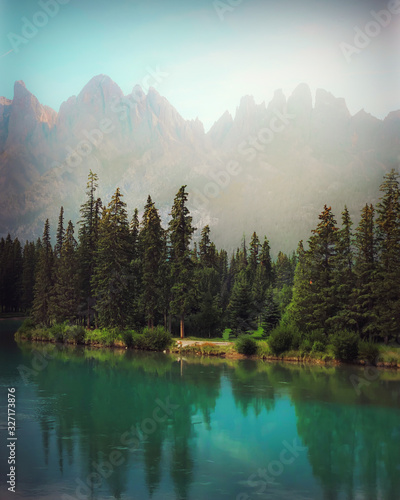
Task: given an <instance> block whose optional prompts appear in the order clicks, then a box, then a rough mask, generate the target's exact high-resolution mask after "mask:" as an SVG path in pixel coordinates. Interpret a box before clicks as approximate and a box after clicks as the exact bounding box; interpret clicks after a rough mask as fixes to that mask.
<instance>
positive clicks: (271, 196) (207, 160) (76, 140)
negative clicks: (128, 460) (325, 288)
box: [0, 75, 400, 254]
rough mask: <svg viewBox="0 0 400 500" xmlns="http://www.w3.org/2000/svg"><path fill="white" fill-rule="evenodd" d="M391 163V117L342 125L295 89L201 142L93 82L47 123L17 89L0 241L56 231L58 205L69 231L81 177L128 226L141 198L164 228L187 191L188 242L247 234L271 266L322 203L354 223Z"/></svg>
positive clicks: (47, 115)
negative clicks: (115, 202)
mask: <svg viewBox="0 0 400 500" xmlns="http://www.w3.org/2000/svg"><path fill="white" fill-rule="evenodd" d="M198 99H201V96H198ZM367 104H368V103H366V105H367ZM399 160H400V110H396V111H393V112H391V113H390V114H389V115H388V116H386V118H385V119H383V120H380V119H378V118H376V117H374V116H371V115H370V114H368V113H367V112H366V111H364V110H361V111H359V112H358V113H357V114H355V115H354V116H352V115H351V114H350V113H349V111H348V109H347V107H346V103H345V101H344V99H342V98H336V97H334V96H333V95H332V94H331V93H329V92H327V91H326V90H322V89H318V90H317V91H316V94H315V96H312V93H311V91H310V88H309V87H308V86H307V85H306V84H304V83H301V84H300V85H298V87H297V88H296V89H295V90H294V91H293V93H292V94H291V95H290V96H289V97H287V98H286V96H285V95H284V94H283V93H282V91H280V90H277V91H276V92H275V94H274V96H273V98H272V100H271V101H270V102H269V103H268V104H266V103H264V102H263V103H261V104H257V103H256V102H255V101H254V99H253V97H251V96H245V97H243V98H242V99H241V101H240V104H239V106H238V107H237V109H236V113H235V116H231V114H230V113H228V112H225V113H224V114H223V115H222V116H221V117H220V118H219V120H218V121H216V122H215V123H214V125H213V126H212V127H211V129H210V130H209V131H208V132H207V133H206V132H205V130H204V127H203V124H202V123H201V122H200V121H199V120H198V119H196V120H185V119H184V118H182V116H181V115H180V114H179V113H178V111H177V110H176V109H175V108H174V107H173V106H172V104H170V103H169V102H168V100H167V99H166V98H165V97H162V96H161V95H160V94H159V93H158V92H157V91H156V90H155V89H154V88H149V90H148V91H147V93H145V92H144V91H143V90H142V89H141V88H140V87H139V86H135V87H133V89H132V92H131V93H130V94H129V95H124V94H123V92H122V91H121V89H120V88H119V87H118V85H117V84H116V83H115V82H113V81H112V80H111V78H109V77H108V76H105V75H98V76H96V77H94V78H92V79H91V80H90V81H89V83H88V84H87V85H86V86H85V87H84V88H83V89H82V91H81V92H80V93H79V95H77V96H72V97H70V98H69V99H68V100H67V101H65V102H63V103H62V105H61V107H60V110H59V112H58V113H57V112H56V111H55V110H53V109H51V108H50V107H48V106H45V105H42V104H41V103H40V102H39V101H38V99H37V98H36V97H35V96H34V95H33V94H32V93H30V92H29V90H28V89H27V88H26V86H25V84H24V83H23V82H22V81H18V82H16V83H15V86H14V96H13V99H12V100H10V99H6V98H4V97H0V235H6V234H7V233H8V232H10V233H11V234H12V236H13V237H15V236H18V237H19V238H20V239H21V240H25V239H30V240H31V239H34V238H36V237H38V236H40V235H41V234H42V231H43V224H44V221H45V219H46V218H49V219H50V222H51V224H52V228H53V230H55V226H56V223H57V217H58V212H59V209H60V206H61V205H63V206H64V209H65V214H66V218H67V220H68V219H72V220H73V221H74V222H76V221H77V220H78V219H79V207H80V205H81V203H83V202H84V200H85V186H86V179H87V175H88V173H89V170H90V169H91V170H92V171H94V172H96V173H97V174H98V176H99V196H101V198H102V199H103V201H104V202H105V203H107V202H108V201H109V199H110V197H111V194H112V193H113V191H115V188H116V187H118V186H119V187H120V188H121V191H122V193H123V194H124V200H125V202H126V203H127V205H128V211H129V215H131V214H132V212H133V209H134V208H135V207H137V208H138V209H139V211H140V210H142V209H143V206H144V203H145V201H146V198H147V195H148V194H151V196H152V198H153V200H154V201H155V203H156V206H157V207H158V208H159V209H160V214H161V216H162V219H163V220H164V222H165V223H166V222H167V220H168V214H169V211H170V207H171V206H172V202H173V198H174V195H175V194H176V192H177V191H178V189H179V187H180V186H181V185H183V184H186V185H187V190H188V192H189V202H188V206H189V209H190V210H191V212H192V215H193V221H194V224H195V225H196V226H197V228H198V229H199V231H198V233H199V232H200V229H201V228H202V227H203V226H204V225H206V224H209V225H210V227H211V231H212V233H211V236H212V238H213V240H214V241H215V242H216V244H217V246H219V247H221V246H222V247H224V248H226V249H228V250H232V249H233V248H235V247H236V246H238V245H239V244H240V240H241V238H242V236H243V235H244V234H245V235H246V238H249V237H250V235H251V233H252V232H253V231H254V230H255V231H257V233H258V234H259V236H264V235H267V236H268V238H269V240H270V243H271V247H272V251H273V253H274V254H276V252H277V251H278V250H283V251H285V252H291V251H292V250H294V249H295V248H296V246H297V243H298V241H299V240H300V239H304V240H306V239H308V237H309V234H310V230H311V229H312V228H314V227H315V226H316V224H317V223H318V214H319V213H320V212H321V210H322V207H323V205H324V204H325V203H326V204H328V205H332V208H333V211H334V213H335V215H336V218H337V220H338V222H340V213H341V211H342V210H343V207H344V205H345V204H347V206H348V208H349V210H350V213H351V215H352V217H353V219H354V221H355V222H357V221H358V218H359V212H360V210H361V208H362V206H363V205H364V204H365V203H367V202H368V203H374V204H375V203H376V202H377V201H378V199H379V185H380V183H381V182H382V177H383V175H384V174H385V173H386V172H388V171H389V170H390V169H391V168H395V169H398V166H399Z"/></svg>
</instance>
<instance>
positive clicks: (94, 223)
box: [78, 170, 102, 327]
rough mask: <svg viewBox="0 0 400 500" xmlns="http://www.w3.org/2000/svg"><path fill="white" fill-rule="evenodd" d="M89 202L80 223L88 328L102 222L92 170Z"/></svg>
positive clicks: (84, 299)
mask: <svg viewBox="0 0 400 500" xmlns="http://www.w3.org/2000/svg"><path fill="white" fill-rule="evenodd" d="M86 188H87V190H86V195H87V201H86V202H85V203H84V204H83V205H81V210H80V213H81V219H80V221H79V225H80V227H79V250H78V262H79V274H80V289H81V294H82V299H83V311H85V310H86V321H87V326H88V327H89V326H90V320H91V317H92V315H93V309H92V307H93V305H94V293H93V288H92V277H93V270H94V261H95V252H96V248H97V242H98V226H99V220H100V210H101V206H102V204H101V200H100V199H99V198H98V199H96V198H95V193H96V190H97V188H98V177H97V175H96V174H95V173H93V172H92V171H91V170H90V172H89V176H88V182H87V186H86Z"/></svg>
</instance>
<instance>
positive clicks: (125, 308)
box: [92, 188, 131, 327]
mask: <svg viewBox="0 0 400 500" xmlns="http://www.w3.org/2000/svg"><path fill="white" fill-rule="evenodd" d="M125 207H126V204H125V203H124V202H123V201H122V194H121V192H120V190H119V188H117V190H116V192H115V194H114V195H113V197H112V199H111V201H110V203H109V204H108V205H107V208H104V209H103V216H102V218H101V220H100V223H99V236H98V244H97V250H96V253H95V265H94V270H93V276H92V286H93V290H94V293H95V297H96V305H95V309H96V311H97V314H98V317H99V321H100V324H101V325H103V326H109V327H125V326H126V324H127V323H128V318H129V309H130V305H131V304H130V295H129V282H130V279H131V275H130V266H129V263H130V257H131V248H130V234H129V223H128V216H127V213H126V209H125Z"/></svg>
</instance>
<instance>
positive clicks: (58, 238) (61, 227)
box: [54, 207, 65, 259]
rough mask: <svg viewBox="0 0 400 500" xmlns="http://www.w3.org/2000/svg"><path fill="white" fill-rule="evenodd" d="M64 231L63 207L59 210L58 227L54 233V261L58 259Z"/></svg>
mask: <svg viewBox="0 0 400 500" xmlns="http://www.w3.org/2000/svg"><path fill="white" fill-rule="evenodd" d="M64 236H65V229H64V207H61V209H60V215H59V217H58V226H57V233H56V244H55V246H54V257H55V258H56V259H59V258H60V255H61V249H62V245H63V241H64Z"/></svg>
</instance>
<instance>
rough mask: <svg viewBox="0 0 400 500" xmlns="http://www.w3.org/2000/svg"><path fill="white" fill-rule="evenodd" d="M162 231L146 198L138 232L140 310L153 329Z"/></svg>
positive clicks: (159, 286) (159, 289)
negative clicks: (139, 248) (140, 278)
mask: <svg viewBox="0 0 400 500" xmlns="http://www.w3.org/2000/svg"><path fill="white" fill-rule="evenodd" d="M163 233H164V230H163V228H162V227H161V219H160V216H159V214H158V210H157V208H156V207H155V205H154V203H153V201H152V199H151V196H149V197H148V198H147V203H146V206H145V208H144V214H143V219H142V227H141V231H140V242H141V246H142V248H143V258H142V289H143V292H142V308H143V310H144V312H145V316H146V320H147V325H148V327H149V328H153V326H154V319H155V316H156V313H157V312H158V311H159V310H160V306H161V292H162V283H161V273H160V271H161V267H162V259H163V257H164V251H163V245H164V234H163Z"/></svg>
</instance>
